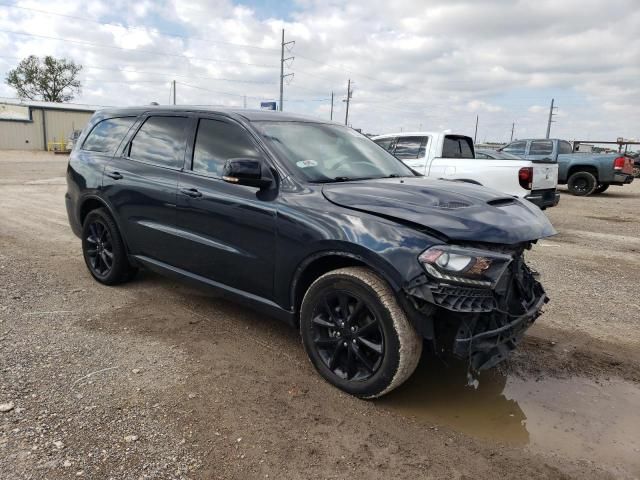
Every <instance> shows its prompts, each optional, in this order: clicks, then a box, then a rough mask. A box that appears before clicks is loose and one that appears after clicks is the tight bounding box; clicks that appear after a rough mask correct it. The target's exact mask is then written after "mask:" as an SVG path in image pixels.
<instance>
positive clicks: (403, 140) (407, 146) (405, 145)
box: [393, 137, 428, 160]
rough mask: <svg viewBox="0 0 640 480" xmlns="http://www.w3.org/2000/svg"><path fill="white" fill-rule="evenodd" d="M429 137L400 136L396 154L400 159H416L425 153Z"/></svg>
mask: <svg viewBox="0 0 640 480" xmlns="http://www.w3.org/2000/svg"><path fill="white" fill-rule="evenodd" d="M427 138H428V137H400V138H399V139H398V143H396V149H395V151H394V153H393V154H394V155H395V156H396V158H399V159H400V160H414V159H417V158H422V157H424V155H425V147H426V145H427Z"/></svg>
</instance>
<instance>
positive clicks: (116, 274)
mask: <svg viewBox="0 0 640 480" xmlns="http://www.w3.org/2000/svg"><path fill="white" fill-rule="evenodd" d="M82 253H83V256H84V261H85V263H86V265H87V268H88V269H89V272H90V273H91V275H92V276H93V278H95V279H96V280H97V281H98V282H100V283H103V284H105V285H117V284H118V283H123V282H126V281H127V280H130V279H131V278H132V277H133V276H134V275H135V273H136V272H137V269H135V268H133V267H132V266H131V265H130V264H129V261H128V259H127V252H126V249H125V246H124V243H123V241H122V237H121V236H120V232H119V231H118V227H117V225H116V223H115V222H114V221H113V218H111V215H109V212H107V211H106V210H105V209H103V208H99V209H97V210H93V211H91V212H89V214H88V215H87V217H86V218H85V220H84V222H83V224H82Z"/></svg>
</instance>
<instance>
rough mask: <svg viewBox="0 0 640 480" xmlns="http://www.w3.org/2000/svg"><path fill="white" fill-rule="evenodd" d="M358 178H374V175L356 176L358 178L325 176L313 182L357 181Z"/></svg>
mask: <svg viewBox="0 0 640 480" xmlns="http://www.w3.org/2000/svg"><path fill="white" fill-rule="evenodd" d="M360 180H374V177H358V178H351V177H334V178H327V179H326V180H316V181H315V182H313V183H339V182H358V181H360Z"/></svg>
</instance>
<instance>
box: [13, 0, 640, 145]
mask: <svg viewBox="0 0 640 480" xmlns="http://www.w3.org/2000/svg"><path fill="white" fill-rule="evenodd" d="M19 5H21V6H24V7H27V8H31V9H35V10H45V11H50V12H53V13H58V14H64V15H72V16H79V17H89V18H93V19H94V20H97V21H98V22H102V23H107V22H114V23H116V24H119V26H118V25H115V26H114V25H100V24H99V23H95V22H94V23H92V22H86V21H83V20H79V19H70V18H65V17H60V16H55V15H45V14H43V13H40V12H37V11H33V10H25V9H19V8H4V7H3V9H1V10H0V30H9V31H15V32H27V33H31V34H36V35H44V36H49V37H60V38H65V39H71V40H75V41H76V42H80V43H65V42H61V41H57V40H53V39H50V38H39V37H28V36H20V35H13V34H7V33H4V32H0V48H2V51H3V52H5V53H4V55H5V56H15V57H24V56H27V55H29V54H31V53H35V54H40V55H42V54H53V55H57V56H64V57H68V58H72V59H74V60H75V61H77V62H79V63H82V64H84V65H85V69H84V70H83V73H82V75H83V78H82V80H83V83H84V87H83V92H82V95H81V96H80V97H79V98H78V99H77V101H78V102H83V103H97V104H140V103H148V102H150V101H152V100H156V101H160V102H165V101H167V100H168V92H169V82H170V81H171V80H172V79H173V78H175V79H176V80H177V81H178V82H179V84H178V101H179V102H182V103H210V104H226V105H236V106H241V105H242V103H243V95H247V97H248V100H247V101H248V104H249V105H250V106H257V105H258V102H259V101H260V99H273V98H276V97H277V95H278V84H277V83H278V76H279V43H280V34H281V33H280V29H281V28H283V27H284V28H285V29H286V35H287V40H295V41H296V44H295V46H294V47H293V49H292V51H291V53H289V54H288V55H292V56H295V57H296V59H295V61H294V62H293V64H292V65H291V69H290V70H288V71H291V72H295V78H294V79H293V82H292V83H291V85H289V86H286V87H285V93H286V96H285V110H289V111H297V112H300V113H308V114H315V115H318V116H321V117H322V118H328V113H329V110H330V107H329V102H328V100H326V99H328V98H329V97H330V94H331V92H332V91H333V92H335V94H336V102H335V106H334V119H343V118H344V103H343V102H342V101H341V100H342V99H343V98H344V95H345V91H346V83H347V79H348V78H351V79H352V80H353V81H354V85H355V87H354V88H355V94H354V98H353V103H352V108H351V109H350V118H351V122H350V123H352V124H353V125H354V126H356V127H363V128H364V129H365V130H368V131H375V132H384V131H387V130H398V129H400V128H404V129H405V130H406V129H417V128H419V127H420V126H422V127H423V128H425V129H437V128H441V127H447V128H452V129H454V130H458V131H463V132H472V131H473V128H474V126H475V116H476V115H479V117H480V132H481V133H482V135H481V136H480V138H483V137H485V136H486V139H491V140H505V139H508V138H509V136H510V130H511V124H512V122H516V124H517V127H516V130H517V131H519V132H520V135H522V133H523V132H528V133H529V134H531V135H537V134H543V133H544V130H545V127H546V125H545V121H546V120H545V114H546V112H548V103H549V101H550V99H551V97H554V98H555V99H556V105H557V106H558V107H559V109H558V117H557V118H556V120H557V122H556V123H554V125H553V132H554V135H557V136H564V137H566V138H573V137H583V136H584V135H586V134H587V133H590V134H593V135H596V136H599V137H604V138H615V137H617V136H627V137H634V136H635V137H637V136H638V135H639V134H640V109H639V108H638V103H639V100H640V82H638V78H640V37H638V36H637V35H633V33H632V32H638V31H640V9H638V8H637V0H609V1H607V0H580V1H578V0H563V1H562V2H557V1H554V0H542V1H538V2H517V3H514V2H511V1H508V0H488V1H483V2H476V1H462V0H431V1H429V2H424V1H422V0H396V1H395V2H394V3H393V6H392V7H390V4H389V3H388V1H387V0H384V1H383V0H367V1H363V0H350V1H347V0H329V1H326V0H297V1H296V2H295V4H293V5H292V7H293V8H292V10H290V11H285V10H284V7H279V11H273V12H267V13H266V14H265V12H263V11H260V13H258V10H257V9H253V8H252V7H251V5H250V2H248V1H244V2H243V3H242V5H239V4H234V2H233V1H232V0H214V1H209V0H197V1H190V2H188V3H187V2H184V1H178V0H173V1H170V2H167V3H160V2H152V1H148V0H147V1H143V2H137V3H136V4H135V5H133V4H131V3H130V2H125V1H124V0H112V1H110V2H107V1H105V0H94V1H92V2H90V3H89V4H88V5H86V6H82V5H80V4H75V3H72V2H71V3H65V4H63V5H61V6H56V8H55V9H54V8H52V6H51V3H50V2H48V1H45V0H30V1H29V2H28V3H26V2H25V3H20V4H19ZM117 12H125V13H123V14H122V16H118V14H117ZM131 26H137V27H139V28H125V27H131ZM167 31H170V32H175V34H176V35H174V36H167V35H165V34H164V33H167ZM82 42H89V43H93V44H104V45H107V46H111V47H117V48H106V47H97V46H91V45H87V44H83V43H82ZM223 42H227V43H223ZM229 43H232V44H239V45H252V46H257V47H261V48H243V47H240V46H237V45H229ZM149 52H158V54H152V53H149ZM185 57H188V58H185ZM18 61H19V59H12V58H5V57H0V68H1V69H3V71H4V72H6V71H7V70H8V69H10V68H11V67H12V66H14V65H15V64H16V63H17V62H18ZM323 64H328V65H323ZM265 66H266V67H265ZM118 70H134V71H140V72H145V73H134V72H123V71H118ZM216 78H222V79H227V80H232V81H226V80H215V79H216ZM118 82H122V83H118ZM187 85H193V86H196V87H199V88H200V89H196V88H193V87H189V86H187ZM203 89H206V90H210V91H209V92H207V91H206V90H203ZM226 93H231V94H235V96H234V95H226ZM12 94H13V92H12V91H11V89H9V88H8V87H7V86H6V85H3V86H2V87H0V95H4V96H12ZM301 100H305V101H301ZM483 139H484V138H483Z"/></svg>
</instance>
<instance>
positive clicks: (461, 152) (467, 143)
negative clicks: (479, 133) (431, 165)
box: [442, 135, 474, 158]
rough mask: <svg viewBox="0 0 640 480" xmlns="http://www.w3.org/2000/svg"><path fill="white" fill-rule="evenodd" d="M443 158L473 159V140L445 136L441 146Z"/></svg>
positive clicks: (456, 136)
mask: <svg viewBox="0 0 640 480" xmlns="http://www.w3.org/2000/svg"><path fill="white" fill-rule="evenodd" d="M442 157H443V158H474V155H473V140H471V139H470V138H469V137H462V136H458V135H446V136H445V137H444V144H443V145H442Z"/></svg>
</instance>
